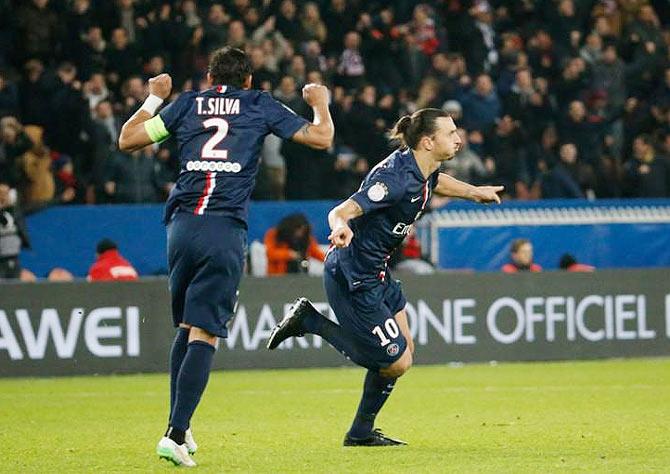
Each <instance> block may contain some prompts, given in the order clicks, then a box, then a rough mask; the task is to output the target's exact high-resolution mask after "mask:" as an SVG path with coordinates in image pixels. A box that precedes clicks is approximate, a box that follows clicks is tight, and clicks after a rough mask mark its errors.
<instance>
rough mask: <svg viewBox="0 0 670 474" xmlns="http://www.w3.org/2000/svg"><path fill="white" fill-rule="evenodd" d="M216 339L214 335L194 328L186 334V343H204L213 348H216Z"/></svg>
mask: <svg viewBox="0 0 670 474" xmlns="http://www.w3.org/2000/svg"><path fill="white" fill-rule="evenodd" d="M216 339H217V336H216V335H214V334H212V333H210V332H208V331H206V330H204V329H202V328H198V327H195V326H191V330H190V332H189V334H188V342H193V341H204V342H206V343H207V344H209V345H211V346H214V347H216Z"/></svg>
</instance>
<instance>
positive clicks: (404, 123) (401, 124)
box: [398, 115, 412, 134]
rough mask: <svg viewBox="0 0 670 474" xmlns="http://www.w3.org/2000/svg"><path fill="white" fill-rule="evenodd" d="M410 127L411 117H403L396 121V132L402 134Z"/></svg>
mask: <svg viewBox="0 0 670 474" xmlns="http://www.w3.org/2000/svg"><path fill="white" fill-rule="evenodd" d="M410 125H412V117H410V116H409V115H405V116H404V117H402V118H401V119H400V120H398V132H399V133H403V134H404V133H405V132H406V131H407V129H408V128H409V126H410Z"/></svg>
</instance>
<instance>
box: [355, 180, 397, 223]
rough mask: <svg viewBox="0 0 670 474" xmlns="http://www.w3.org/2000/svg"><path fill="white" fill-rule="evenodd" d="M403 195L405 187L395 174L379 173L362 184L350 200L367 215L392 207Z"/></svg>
mask: <svg viewBox="0 0 670 474" xmlns="http://www.w3.org/2000/svg"><path fill="white" fill-rule="evenodd" d="M404 194H405V187H404V186H403V185H402V184H401V182H400V179H399V178H398V177H397V176H396V175H395V174H393V173H388V172H387V173H384V172H380V173H377V174H376V175H374V176H373V177H371V179H369V180H368V181H366V182H364V183H363V185H362V186H361V188H360V189H359V190H358V191H357V192H355V193H354V194H352V196H351V199H353V200H354V201H356V203H357V204H358V205H359V206H361V209H363V212H364V213H368V212H370V211H374V210H377V209H383V208H385V207H390V206H392V205H394V204H395V203H397V202H398V201H400V199H402V197H403V196H404Z"/></svg>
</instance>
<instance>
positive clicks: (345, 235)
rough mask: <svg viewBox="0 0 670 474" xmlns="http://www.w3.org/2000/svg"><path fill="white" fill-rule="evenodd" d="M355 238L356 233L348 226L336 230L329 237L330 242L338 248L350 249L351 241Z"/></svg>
mask: <svg viewBox="0 0 670 474" xmlns="http://www.w3.org/2000/svg"><path fill="white" fill-rule="evenodd" d="M353 238H354V232H353V231H352V230H351V228H350V227H349V226H348V225H344V226H342V227H338V228H337V229H334V230H333V231H332V232H331V233H330V235H329V236H328V240H330V241H331V242H332V243H333V245H334V246H335V247H338V248H342V247H348V246H349V244H350V243H351V239H353Z"/></svg>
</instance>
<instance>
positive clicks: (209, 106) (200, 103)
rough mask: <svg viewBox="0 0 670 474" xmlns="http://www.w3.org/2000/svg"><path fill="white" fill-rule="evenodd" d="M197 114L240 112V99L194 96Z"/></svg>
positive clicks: (231, 113)
mask: <svg viewBox="0 0 670 474" xmlns="http://www.w3.org/2000/svg"><path fill="white" fill-rule="evenodd" d="M195 103H196V106H197V108H198V115H234V114H239V113H240V99H229V98H226V97H210V98H205V97H196V98H195Z"/></svg>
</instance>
